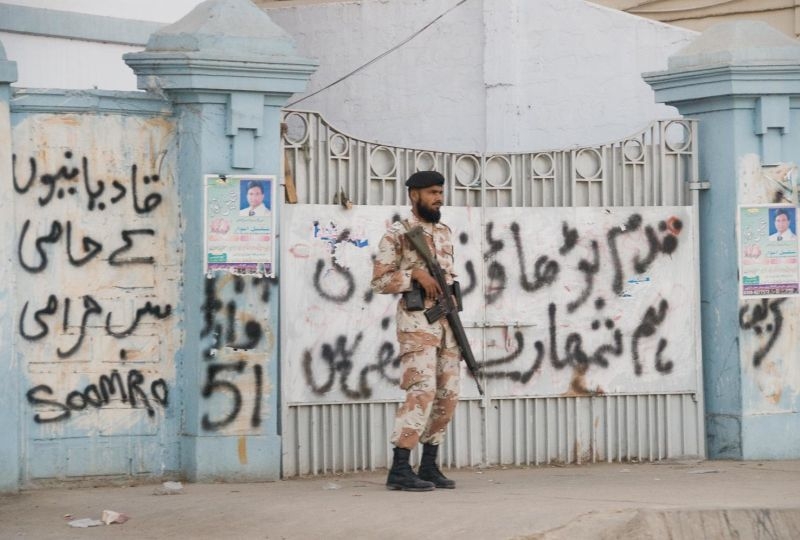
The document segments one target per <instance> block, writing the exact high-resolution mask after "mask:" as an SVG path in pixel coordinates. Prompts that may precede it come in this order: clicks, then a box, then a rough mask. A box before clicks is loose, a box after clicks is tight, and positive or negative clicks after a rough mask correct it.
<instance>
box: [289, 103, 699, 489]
mask: <svg viewBox="0 0 800 540" xmlns="http://www.w3.org/2000/svg"><path fill="white" fill-rule="evenodd" d="M284 122H285V125H286V130H285V134H284V165H285V178H286V181H287V191H288V193H289V194H290V196H295V193H296V200H297V203H298V204H288V205H284V207H283V210H282V212H281V214H282V217H281V227H280V230H281V302H282V307H281V359H282V360H281V395H282V399H281V402H282V406H281V420H282V436H283V446H284V455H283V474H284V476H295V475H307V474H326V473H332V472H348V471H356V470H373V469H377V468H383V467H386V466H387V463H389V462H390V453H391V448H390V445H389V442H388V434H389V432H390V430H391V426H392V422H393V418H394V411H395V409H396V407H397V404H398V403H399V402H400V401H401V398H402V393H401V392H400V391H399V389H398V388H397V386H396V383H397V375H398V373H399V371H398V365H397V361H396V360H397V358H396V354H395V348H394V345H393V341H394V338H393V332H394V330H393V318H392V317H391V315H392V313H393V310H394V303H395V302H396V299H395V298H392V297H381V298H377V297H376V296H373V295H371V293H370V292H369V290H368V284H369V271H370V269H371V254H372V253H374V249H375V245H376V244H377V240H378V239H379V238H380V236H381V235H382V233H383V232H384V230H385V225H386V224H388V223H390V222H391V221H392V220H393V219H395V218H396V215H397V214H401V213H403V212H406V211H407V196H406V189H405V187H404V181H405V179H406V178H407V177H408V176H409V175H410V174H411V173H413V172H414V171H416V170H431V169H435V170H438V171H440V172H442V173H443V174H444V176H445V177H446V178H447V179H448V182H447V184H446V185H445V189H446V205H447V207H446V208H445V210H444V212H443V213H444V216H445V217H444V220H445V221H446V222H447V223H448V225H450V226H451V227H452V228H453V229H454V231H456V235H457V236H456V237H457V239H458V242H457V243H456V246H457V247H456V260H457V270H459V271H460V274H461V275H460V277H461V281H462V286H464V285H466V287H465V289H466V293H467V294H466V295H465V298H466V299H465V303H466V305H465V310H464V312H463V313H462V319H463V320H464V324H465V327H467V332H468V335H469V338H470V341H471V342H472V344H473V349H474V350H475V355H476V358H477V359H478V362H479V364H480V365H481V375H480V376H481V378H482V380H483V384H484V386H485V387H486V389H487V395H486V396H485V397H480V396H479V395H478V394H477V392H475V390H474V385H473V384H472V381H471V380H470V379H469V377H468V376H467V375H466V373H465V375H464V377H463V382H462V398H461V400H460V403H459V407H458V410H457V411H456V415H455V419H454V421H453V422H452V423H451V425H450V426H449V428H448V436H447V438H446V441H445V443H444V444H443V449H442V452H441V453H440V455H441V456H442V459H443V465H445V466H449V467H462V466H475V465H499V464H513V465H530V464H543V463H551V462H560V463H582V462H593V461H642V460H647V461H653V460H661V459H665V458H675V457H683V456H694V457H702V456H704V455H705V443H704V440H705V435H704V425H703V399H702V364H701V353H700V329H699V324H700V318H699V277H698V276H699V271H698V234H697V231H698V229H699V227H698V215H697V198H696V193H697V191H696V190H693V189H692V188H694V187H696V186H697V185H696V184H694V183H693V182H694V180H695V179H696V178H697V142H696V141H697V134H696V131H697V125H696V123H695V121H692V120H685V119H680V120H666V121H658V122H655V123H653V124H652V125H651V126H649V127H648V128H647V129H645V130H643V131H641V132H639V133H637V134H635V135H633V136H631V137H627V138H625V139H623V140H620V141H616V142H613V143H609V144H604V145H598V146H591V147H582V148H572V149H568V150H553V151H543V152H532V153H514V154H491V155H481V154H459V153H449V152H440V151H434V150H419V149H409V148H398V147H393V146H387V145H382V144H378V143H372V142H368V141H363V140H359V139H357V138H354V137H351V136H348V135H346V134H344V133H342V132H340V131H338V130H336V129H334V128H332V127H331V126H330V125H328V124H327V123H326V122H325V121H324V120H323V119H322V118H321V117H320V116H318V115H316V114H314V113H310V112H302V111H285V117H284ZM459 260H461V262H459Z"/></svg>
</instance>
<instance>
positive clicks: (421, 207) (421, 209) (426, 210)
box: [415, 202, 442, 223]
mask: <svg viewBox="0 0 800 540" xmlns="http://www.w3.org/2000/svg"><path fill="white" fill-rule="evenodd" d="M415 207H416V210H417V214H419V217H421V218H422V219H424V220H425V221H427V222H429V223H439V220H440V219H442V213H441V212H440V211H439V210H435V209H433V208H431V207H430V206H427V205H425V204H423V203H421V202H418V203H417V204H416V205H415Z"/></svg>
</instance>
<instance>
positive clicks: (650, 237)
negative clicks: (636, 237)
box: [633, 219, 683, 274]
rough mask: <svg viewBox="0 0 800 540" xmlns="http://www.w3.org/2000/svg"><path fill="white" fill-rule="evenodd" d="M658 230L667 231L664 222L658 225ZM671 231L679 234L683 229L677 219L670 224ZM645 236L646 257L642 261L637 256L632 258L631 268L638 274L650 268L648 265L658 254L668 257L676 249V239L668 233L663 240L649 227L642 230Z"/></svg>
mask: <svg viewBox="0 0 800 540" xmlns="http://www.w3.org/2000/svg"><path fill="white" fill-rule="evenodd" d="M658 227H659V230H660V231H661V232H664V231H666V230H667V228H668V225H667V223H666V222H665V221H662V222H661V223H659V226H658ZM672 228H673V230H676V231H677V232H678V233H680V230H681V229H682V228H683V223H681V221H680V220H679V219H675V220H673V223H672ZM644 232H645V236H647V243H648V248H649V251H648V253H647V256H646V257H644V258H643V259H640V258H639V257H638V256H636V257H634V260H633V268H634V270H636V271H637V272H638V273H640V274H641V273H644V272H646V271H647V269H648V268H650V265H651V264H653V261H654V260H655V259H656V257H657V256H658V254H659V253H664V254H667V255H669V254H670V253H672V252H673V251H675V249H677V247H678V238H677V237H676V236H675V235H674V234H672V233H671V232H670V233H667V234H666V235H665V236H664V237H663V238H659V237H658V235H657V234H656V232H655V230H654V229H653V227H651V226H650V225H648V226H646V227H645V228H644Z"/></svg>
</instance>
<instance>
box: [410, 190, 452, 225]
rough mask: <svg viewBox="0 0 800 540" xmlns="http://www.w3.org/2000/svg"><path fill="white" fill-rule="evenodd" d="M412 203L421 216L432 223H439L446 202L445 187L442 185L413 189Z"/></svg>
mask: <svg viewBox="0 0 800 540" xmlns="http://www.w3.org/2000/svg"><path fill="white" fill-rule="evenodd" d="M411 203H412V204H413V205H414V208H415V209H416V211H417V215H419V217H421V218H422V219H424V220H425V221H428V222H430V223H439V220H440V219H441V218H442V213H441V212H440V209H441V207H442V205H443V204H444V189H443V188H442V186H429V187H426V188H418V189H412V190H411Z"/></svg>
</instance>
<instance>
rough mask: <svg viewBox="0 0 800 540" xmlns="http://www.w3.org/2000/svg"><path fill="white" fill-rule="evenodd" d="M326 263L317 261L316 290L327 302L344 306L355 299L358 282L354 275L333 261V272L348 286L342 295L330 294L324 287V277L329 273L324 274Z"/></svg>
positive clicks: (315, 272)
mask: <svg viewBox="0 0 800 540" xmlns="http://www.w3.org/2000/svg"><path fill="white" fill-rule="evenodd" d="M325 266H326V264H325V261H323V260H322V259H319V260H318V261H317V268H316V270H315V271H314V289H316V291H317V292H318V293H319V295H320V296H321V297H322V298H324V299H325V300H329V301H331V302H335V303H337V304H343V303H345V302H347V301H348V300H350V299H351V298H352V297H353V293H355V290H356V280H355V278H354V277H353V274H352V273H351V272H350V270H348V269H347V268H343V267H342V266H340V265H339V264H338V263H337V262H336V261H333V264H332V266H333V271H334V272H336V274H338V275H339V276H341V277H342V279H344V281H345V283H346V284H347V288H346V289H345V290H344V291H343V292H341V293H338V294H337V293H329V292H327V291H326V290H325V289H324V287H323V285H322V276H323V273H325V274H327V272H323V271H324V270H325Z"/></svg>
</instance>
